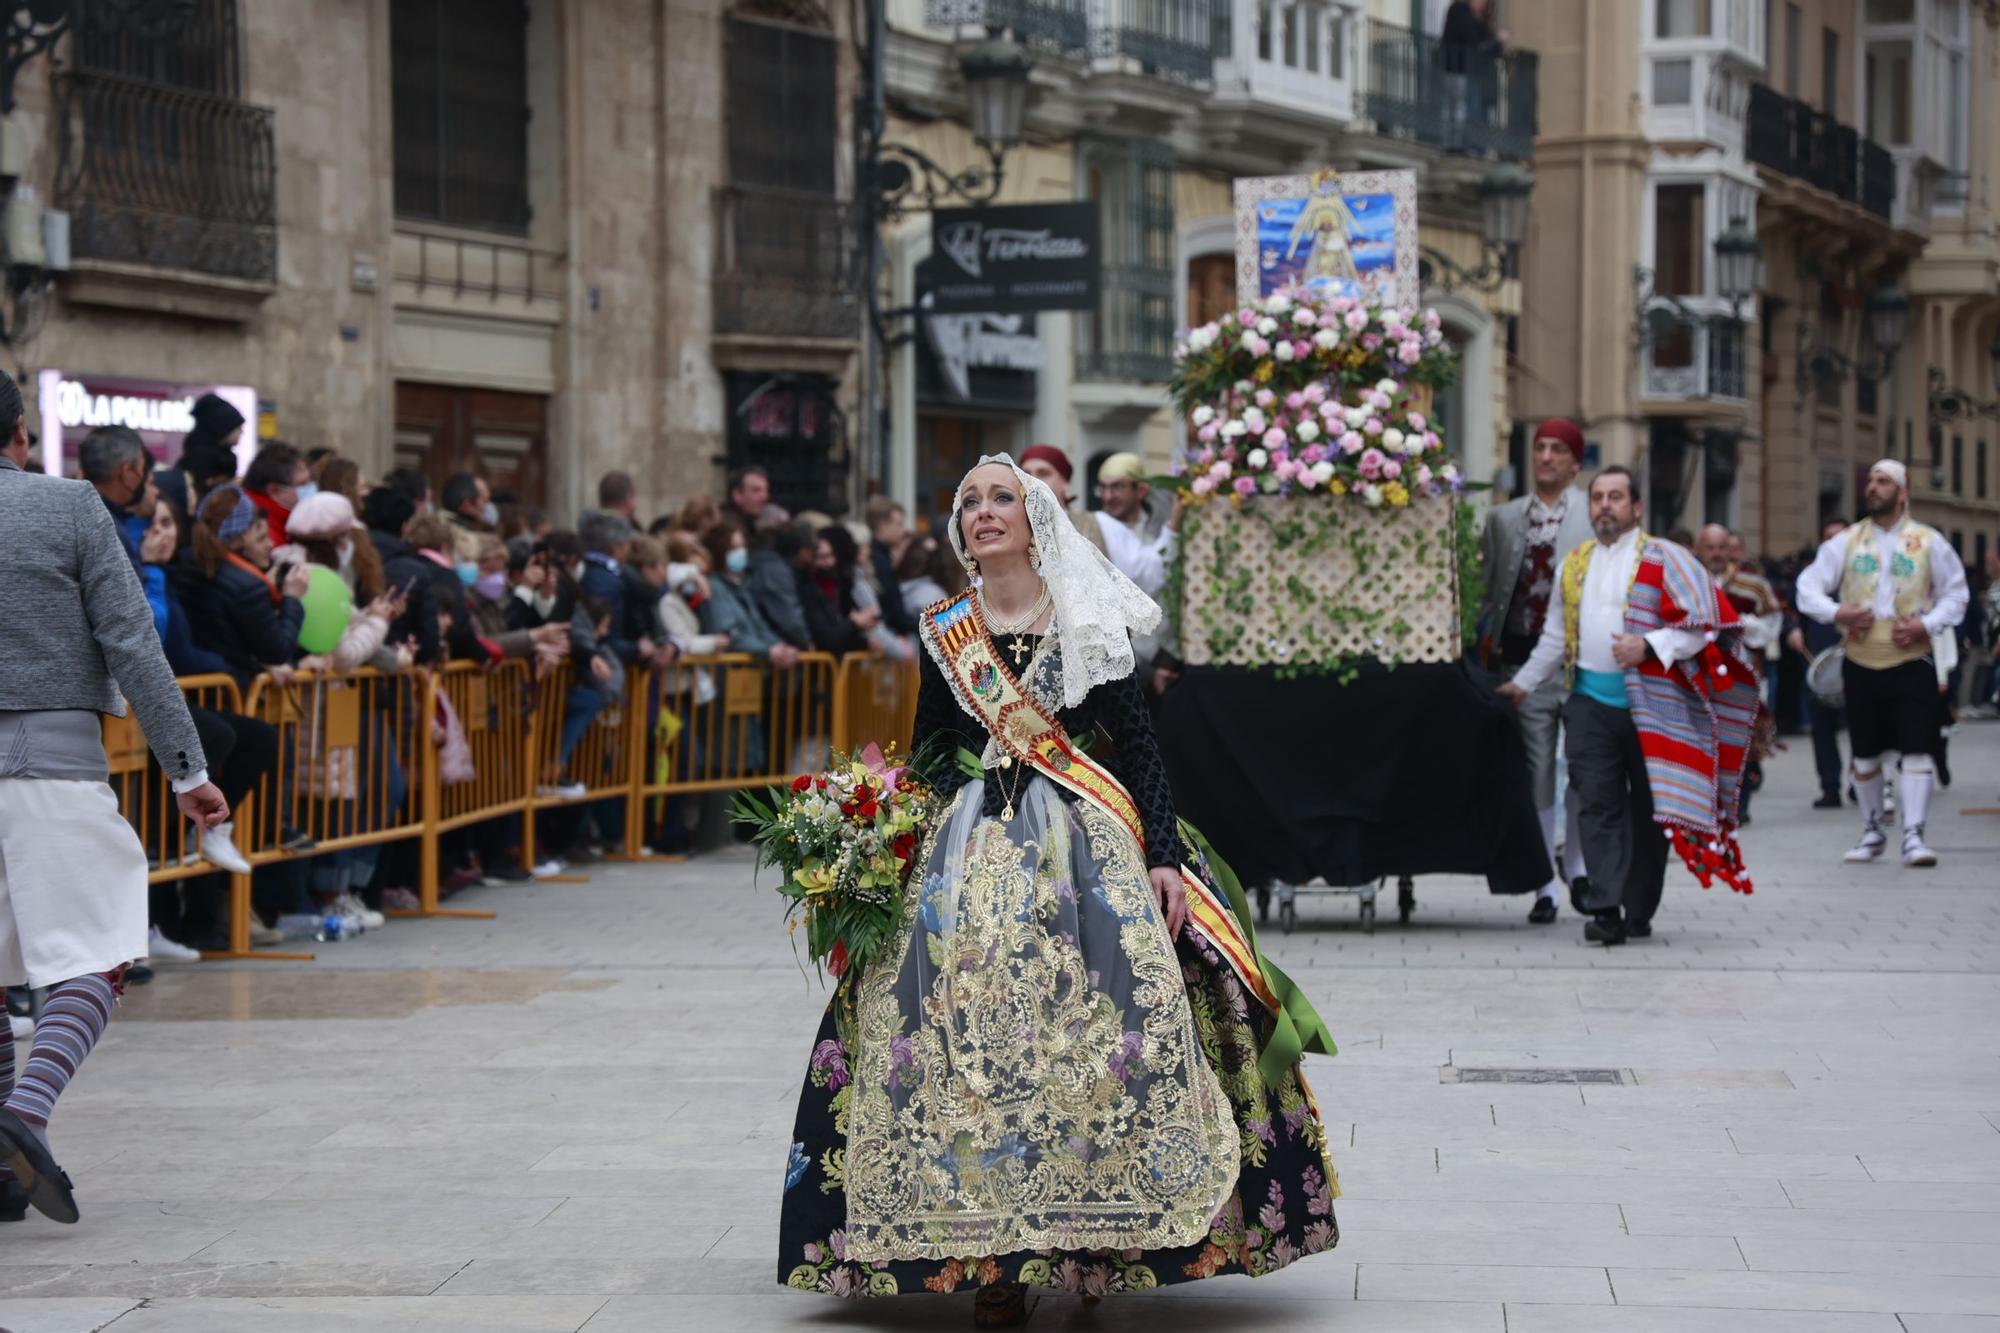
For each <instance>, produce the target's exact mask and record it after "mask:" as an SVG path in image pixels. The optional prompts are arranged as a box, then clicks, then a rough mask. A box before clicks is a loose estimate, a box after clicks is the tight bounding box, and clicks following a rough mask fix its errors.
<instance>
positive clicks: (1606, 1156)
mask: <svg viewBox="0 0 2000 1333" xmlns="http://www.w3.org/2000/svg"><path fill="white" fill-rule="evenodd" d="M1954 749H1955V751H1956V753H1955V755H1954V759H1955V767H1956V768H1957V770H1958V772H1957V777H1958V784H1957V786H1956V787H1954V788H1953V789H1952V790H1951V791H1950V792H1947V793H1942V794H1941V795H1940V799H1939V801H1938V803H1937V808H1936V809H1935V810H1934V812H1933V818H1932V824H1931V841H1932V842H1933V844H1934V845H1935V846H1936V847H1937V849H1938V850H1939V852H1940V853H1941V854H1942V856H1943V858H1944V864H1943V866H1942V867H1941V868H1939V869H1938V870H1936V871H1933V872H1929V873H1923V872H1908V871H1904V870H1902V869H1900V868H1899V867H1896V866H1894V865H1883V866H1873V867H1858V868H1852V867H1846V866H1843V865H1841V864H1840V862H1839V855H1840V852H1841V851H1842V850H1843V849H1844V848H1845V847H1846V846H1847V845H1848V844H1849V843H1850V842H1851V841H1852V839H1853V837H1854V835H1855V832H1856V829H1855V823H1854V819H1853V817H1852V815H1851V813H1841V814H1833V813H1830V812H1817V811H1812V810H1809V809H1807V808H1806V802H1807V800H1808V799H1809V796H1810V792H1809V790H1808V781H1807V777H1806V774H1807V770H1808V769H1809V766H1810V755H1809V752H1807V751H1806V750H1805V749H1803V747H1799V748H1795V749H1794V750H1793V751H1792V752H1791V753H1790V754H1788V755H1786V756H1784V757H1781V758H1780V759H1778V760H1777V761H1775V762H1774V763H1773V765H1772V768H1773V774H1772V780H1771V783H1770V785H1769V787H1768V788H1767V789H1766V791H1765V792H1764V793H1763V794H1762V796H1761V797H1760V798H1759V800H1758V802H1757V806H1756V816H1757V818H1756V823H1755V825H1754V826H1753V827H1752V828H1751V829H1750V830H1749V832H1748V835H1747V842H1748V848H1749V854H1750V856H1751V859H1752V864H1753V867H1754V869H1755V870H1756V871H1757V872H1758V890H1757V893H1756V895H1755V896H1754V897H1753V898H1750V899H1743V898H1740V897H1736V896H1733V895H1730V894H1727V893H1724V892H1710V893H1706V894H1704V893H1703V892H1701V891H1700V890H1699V889H1697V888H1696V887H1695V886H1694V885H1693V883H1692V882H1691V881H1688V880H1687V879H1686V878H1685V877H1684V876H1682V875H1680V873H1679V872H1678V871H1676V872H1675V880H1674V882H1673V883H1672V884H1671V885H1670V887H1669V890H1668V896H1667V902H1666V906H1665V908H1664V909H1663V911H1662V913H1661V917H1660V920H1659V923H1658V924H1659V935H1658V937H1657V938H1656V939H1654V940H1653V941H1652V942H1650V943H1645V944H1640V943H1635V944H1632V945H1629V946H1627V947H1625V948H1623V949H1619V950H1612V951H1606V950H1602V949H1590V948H1586V947H1585V946H1583V945H1582V944H1581V943H1580V927H1579V923H1578V921H1577V920H1576V919H1575V918H1574V917H1573V916H1570V915H1569V914H1568V912H1567V911H1565V914H1564V919H1563V921H1562V923H1561V924H1560V925H1558V926H1555V927H1551V928H1545V929H1538V928H1534V927H1530V926H1528V925H1527V924H1526V923H1525V921H1524V920H1523V918H1524V916H1525V912H1526V903H1525V902H1523V901H1519V900H1513V899H1504V900H1502V899H1491V898H1489V897H1487V896H1486V894H1485V893H1484V891H1483V887H1482V886H1479V885H1476V884H1472V883H1467V882H1455V881H1449V880H1442V879H1437V880H1425V881H1421V882H1420V883H1419V885H1418V895H1419V898H1420V903H1419V906H1418V911H1417V916H1416V919H1415V920H1414V921H1413V923H1412V924H1411V925H1410V926H1408V927H1399V926H1397V925H1396V924H1395V923H1394V920H1393V912H1385V914H1384V921H1383V924H1382V926H1381V928H1380V930H1379V933H1377V934H1376V935H1374V936H1373V937H1369V936H1365V935H1363V934H1362V933H1361V932H1360V931H1359V930H1358V929H1357V928H1356V925H1355V909H1354V903H1353V901H1352V900H1351V899H1344V898H1306V899H1303V900H1302V901H1301V903H1300V911H1301V924H1300V928H1299V930H1298V932H1297V933H1296V934H1294V935H1291V936H1289V937H1288V936H1284V935H1281V934H1279V933H1278V932H1277V931H1276V930H1275V928H1273V929H1271V930H1270V931H1269V932H1268V934H1267V937H1266V945H1267V948H1268V949H1269V951H1270V952H1271V953H1272V954H1273V956H1274V957H1276V958H1277V959H1278V960H1279V961H1280V962H1281V963H1282V964H1283V965H1284V966H1285V967H1286V968H1287V969H1288V970H1289V971H1290V972H1291V974H1292V975H1293V976H1294V977H1296V978H1298V979H1299V980H1300V981H1301V982H1302V983H1303V984H1305V985H1306V986H1307V987H1308V988H1309V990H1310V992H1311V994H1312V995H1313V996H1314V997H1315V999H1316V1000H1317V1002H1318V1003H1319V1005H1320V1008H1321V1010H1322V1012H1323V1013H1324V1014H1325V1015H1326V1016H1327V1018H1328V1019H1329V1021H1330V1022H1331V1024H1332V1026H1333V1028H1334V1031H1335V1034H1336V1036H1337V1037H1338V1038H1339V1039H1340V1042H1341V1046H1342V1051H1341V1054H1340V1056H1339V1057H1338V1058H1337V1059H1334V1060H1318V1059H1315V1061H1314V1068H1313V1071H1312V1072H1313V1079H1314V1082H1315V1085H1316V1086H1317V1088H1318V1090H1319V1093H1320V1096H1321V1099H1322V1102H1323V1104H1324V1107H1325V1110H1326V1113H1327V1116H1328V1118H1329V1120H1330V1122H1332V1125H1333V1129H1334V1134H1335V1140H1336V1144H1337V1150H1336V1160H1337V1163H1338V1165H1339V1168H1340V1172H1341V1178H1342V1183H1343V1185H1344V1187H1345V1191H1346V1194H1345V1197H1344V1198H1343V1200H1342V1201H1341V1202H1340V1203H1339V1205H1338V1215H1339V1219H1340V1223H1341V1227H1342V1230H1343V1232H1344V1233H1345V1234H1344V1239H1343V1241H1342V1243H1341V1246H1340V1249H1339V1250H1338V1251H1337V1253H1336V1254H1334V1255H1330V1256H1325V1257H1322V1258H1319V1259H1314V1260H1310V1261H1307V1262H1305V1263H1302V1264H1300V1265H1298V1266H1296V1267H1294V1268H1292V1269H1290V1270H1287V1271H1285V1272H1282V1273H1279V1274H1277V1275H1275V1276H1273V1277H1270V1278H1267V1279H1263V1280H1261V1281H1254V1282H1253V1281H1251V1280H1249V1279H1246V1278H1227V1279H1221V1280H1217V1281H1212V1282H1203V1283H1197V1284H1194V1285H1192V1286H1188V1287H1180V1288H1175V1289H1173V1290H1171V1291H1168V1292H1165V1293H1162V1294H1157V1295H1144V1296H1128V1297H1120V1298H1114V1299H1113V1300H1110V1301H1107V1302H1106V1303H1105V1304H1103V1305H1102V1306H1100V1307H1098V1308H1097V1309H1096V1310H1095V1311H1088V1312H1087V1311H1085V1310H1084V1309H1083V1308H1082V1307H1081V1305H1080V1303H1079V1302H1077V1301H1075V1300H1074V1299H1070V1298H1063V1297H1053V1296H1052V1297H1048V1298H1046V1299H1044V1300H1042V1301H1040V1302H1039V1303H1038V1305H1037V1306H1036V1308H1035V1310H1034V1314H1033V1318H1032V1322H1031V1327H1033V1328H1045V1329H1089V1330H1105V1331H1106V1333H1110V1331H1113V1330H1126V1329H1145V1330H1147V1331H1148V1333H1173V1331H1175V1330H1195V1329H1199V1330H1203V1331H1204V1333H1218V1331H1226V1330H1236V1329H1241V1330H1246V1333H1247V1331H1248V1330H1253V1329H1254V1330H1264V1329H1271V1330H1307V1329H1310V1330H1314V1331H1315V1333H1321V1331H1323V1330H1352V1331H1357V1333H1358V1331H1363V1330H1365V1331H1367V1333H1391V1331H1393V1330H1438V1331H1440V1333H1445V1331H1448V1333H1486V1331H1487V1330H1504V1331H1505V1333H1691V1331H1696V1330H1698V1331H1699V1333H2000V1036H1996V1029H1995V1027H1992V1026H1989V1024H1990V1023H1992V1021H1993V1017H1994V1015H1995V1014H1996V1012H2000V814H1994V813H1987V814H1969V813H1965V810H1966V807H1969V806H1987V807H1992V806H2000V724H1984V725H1979V724H1974V725H1968V726H1966V727H1964V728H1962V729H1961V732H1960V736H1959V739H1958V740H1957V742H1956V743H1955V745H1954ZM467 897H468V898H470V899H471V900H472V901H473V902H475V903H477V904H479V905H483V906H490V907H492V908H494V909H496V910H497V911H498V912H499V913H500V914H501V915H500V918H499V919H498V920H497V921H493V922H473V921H436V922H396V923H392V924H391V926H390V928H389V929H388V930H386V931H384V932H380V933H377V934H371V935H369V936H367V937H365V938H363V939H360V940H355V941H350V942H348V943H346V944H340V945H334V946H329V947H326V948H324V949H323V950H322V951H321V959H320V961H319V962H318V963H317V964H312V965H303V966H300V965H292V966H285V965H275V964H271V965H263V964H251V965H244V966H240V967H225V966H222V965H217V964H210V965H206V966H200V967H194V968H182V969H178V970H168V969H163V970H162V971H161V974H160V977H159V979H158V980H157V981H156V982H155V983H154V984H153V985H152V986H151V987H150V988H147V989H145V990H141V991H137V992H135V993H134V994H133V996H132V997H131V998H130V999H129V1000H128V1002H127V1004H126V1008H125V1011H124V1013H123V1014H122V1016H121V1017H120V1018H119V1020H118V1021H117V1023H115V1024H114V1025H113V1027H112V1029H111V1032H110V1035H109V1036H108V1038H107V1039H106V1041H105V1043H104V1045H103V1047H102V1049H101V1051H100V1052H99V1054H98V1056H97V1058H96V1059H95V1060H94V1061H93V1062H92V1063H91V1064H90V1065H89V1066H88V1067H87V1069H86V1070H85V1072H84V1075H83V1076H82V1078H81V1079H80V1080H79V1081H78V1083H77V1085H76V1086H75V1087H74V1088H73V1089H72V1091H71V1093H70V1095H69V1096H68V1097H67V1098H66V1099H65V1101H64V1102H63V1103H62V1106H61V1111H60V1116H59V1118H58V1120H57V1123H56V1135H55V1144H56V1147H57V1149H58V1151H59V1153H60V1154H61V1156H62V1158H63V1159H64V1161H65V1162H66V1163H67V1165H68V1167H69V1169H70V1171H71V1173H72V1174H73V1175H74V1176H75V1178H76V1180H77V1182H78V1187H79V1196H80V1201H81V1204H82V1208H83V1214H84V1220H83V1222H82V1224H81V1225H79V1226H76V1227H72V1228H61V1227H57V1226H54V1225H53V1224H49V1223H46V1222H44V1221H41V1220H40V1219H31V1220H30V1221H28V1222H25V1223H21V1224H18V1225H10V1226H5V1227H0V1327H5V1328H8V1329H11V1330H13V1331H14V1333H73V1331H80V1330H86V1329H97V1328H105V1327H113V1328H115V1329H117V1330H118V1333H164V1331H165V1330H200V1331H201V1333H235V1331H236V1330H243V1331H245V1333H248V1331H251V1330H254V1331H255V1333H273V1331H289V1330H356V1331H357V1333H358V1331H360V1330H367V1331H368V1333H382V1331H384V1330H403V1329H424V1330H444V1329H451V1330H460V1329H462V1330H521V1331H523V1333H526V1331H528V1330H535V1331H537V1333H539V1331H540V1330H572V1329H579V1328H588V1329H589V1330H590V1333H624V1331H626V1330H634V1331H643V1333H662V1331H671V1330H681V1329H688V1330H696V1329H699V1330H739V1329H740V1330H765V1329H779V1328H790V1327H812V1328H853V1329H868V1328H878V1327H880V1328H894V1329H906V1328H908V1329H914V1328H923V1329H929V1328H945V1329H950V1328H962V1327H966V1326H968V1324H969V1319H968V1317H967V1313H966V1310H965V1308H964V1307H965V1304H966V1302H965V1300H964V1298H963V1297H954V1298H936V1297H913V1298H907V1299H903V1300H898V1301H893V1302H886V1303H871V1304H867V1305H844V1304H839V1303H836V1302H833V1301H830V1300H828V1299H825V1298H820V1297H813V1296H805V1295H799V1294H795V1293H791V1292H786V1291H782V1290H780V1289H778V1288H776V1287H775V1286H774V1285H773V1279H774V1277H775V1273H776V1269H777V1265H778V1257H777V1255H776V1254H775V1253H774V1249H775V1245H776V1233H777V1213H778V1196H779V1188H780V1184H781V1177H782V1172H783V1165H784V1161H785V1156H786V1149H787V1146H788V1143H789V1139H790V1129H791V1118H792V1109H793V1099H794V1097H795V1095H796V1092H797V1089H798V1085H799V1078H800V1075H801V1072H802V1069H803V1065H804V1061H805V1058H806V1053H807V1044H808V1040H809V1037H810V1034H811V1032H812V1030H813V1027H814V1024H815V1021H816V1017H817V1013H818V1010H819V1008H820V1006H821V1004H822V1003H823V996H822V993H821V990H820V988H819V985H818V983H816V982H814V981H811V980H808V979H806V978H804V977H802V976H801V975H800V972H799V969H798V967H797V965H796V964H795V963H794V961H793V959H792V956H791V953H790V951H789V949H788V948H787V945H786V941H785V938H784V934H783V932H782V930H781V929H780V928H779V913H778V905H777V900H776V898H775V896H774V895H773V894H772V893H771V892H770V890H769V889H768V888H764V889H752V888H751V886H750V884H749V865H748V861H747V858H745V857H744V856H742V855H741V854H730V855H721V856H715V857H710V858H704V859H702V860H699V861H697V862H695V863H693V864H691V865H687V866H679V867H668V868H660V867H645V868H638V867H632V868H617V869H609V870H604V871H602V872H600V873H599V874H598V875H597V876H596V878H595V882H593V883H591V884H589V885H586V886H556V885H547V886H541V887H536V888H528V889H504V890H484V891H473V892H472V893H471V894H469V895H467ZM1571 1067H1577V1068H1589V1069H1597V1070H1612V1071H1616V1073H1615V1075H1614V1076H1615V1077H1616V1079H1617V1082H1616V1083H1585V1084H1574V1083H1567V1084H1565V1083H1548V1084H1521V1083H1480V1082H1473V1081H1469V1080H1471V1079H1472V1078H1474V1077H1476V1076H1475V1075H1472V1074H1469V1073H1466V1072H1465V1071H1472V1070H1479V1069H1506V1070H1524V1069H1525V1070H1550V1069H1559V1068H1571ZM1461 1079H1462V1080H1465V1081H1457V1080H1461Z"/></svg>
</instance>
